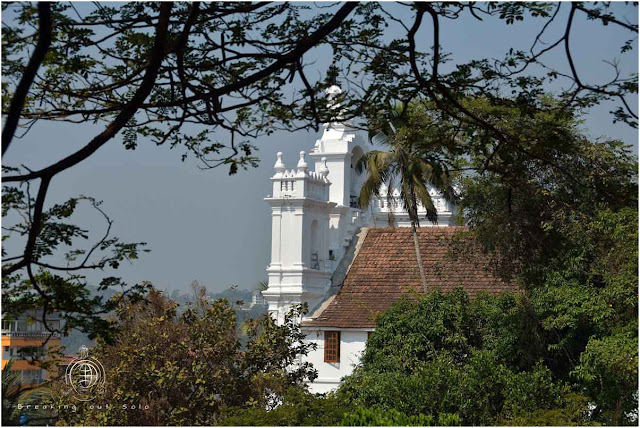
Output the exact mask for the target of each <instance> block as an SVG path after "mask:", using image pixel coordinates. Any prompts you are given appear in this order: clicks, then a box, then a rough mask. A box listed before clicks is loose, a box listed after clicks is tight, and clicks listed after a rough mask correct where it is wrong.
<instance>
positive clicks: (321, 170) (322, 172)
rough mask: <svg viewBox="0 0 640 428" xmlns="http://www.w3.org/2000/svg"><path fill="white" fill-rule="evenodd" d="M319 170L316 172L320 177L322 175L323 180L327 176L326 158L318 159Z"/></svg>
mask: <svg viewBox="0 0 640 428" xmlns="http://www.w3.org/2000/svg"><path fill="white" fill-rule="evenodd" d="M320 162H321V163H320V168H319V169H318V172H319V173H320V175H322V177H323V178H327V175H329V167H328V166H327V158H326V157H323V158H322V159H320Z"/></svg>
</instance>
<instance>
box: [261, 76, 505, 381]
mask: <svg viewBox="0 0 640 428" xmlns="http://www.w3.org/2000/svg"><path fill="white" fill-rule="evenodd" d="M339 91H340V89H339V88H337V87H332V88H330V90H329V91H328V92H329V94H330V96H331V95H332V94H335V93H339ZM360 134H361V133H360V132H359V131H358V130H356V129H354V128H353V127H351V126H350V125H349V123H328V124H325V125H324V131H323V134H322V137H321V138H320V139H319V140H317V141H316V143H315V145H314V146H313V147H311V149H310V151H309V153H308V154H307V153H306V152H304V151H302V152H300V157H299V159H295V160H288V159H284V158H283V154H282V153H281V152H279V153H278V154H277V156H276V163H275V165H274V169H275V174H274V175H273V177H271V181H272V189H273V190H272V193H271V195H269V196H268V197H267V198H265V201H266V202H267V203H268V204H269V205H270V207H271V220H272V222H271V224H272V226H271V227H272V232H271V263H270V264H269V266H268V268H267V274H268V277H269V281H268V283H269V286H268V288H267V289H266V290H264V291H263V292H262V294H263V296H264V299H265V301H266V302H267V304H268V311H269V313H270V314H271V316H272V317H274V318H275V319H277V320H278V321H279V322H283V320H284V316H285V314H286V313H287V312H288V311H289V309H290V308H291V306H292V305H295V304H300V303H306V304H307V305H308V308H309V313H308V314H307V315H306V316H305V317H303V318H302V320H301V327H302V329H303V331H304V332H306V334H307V340H309V341H311V342H315V343H316V344H317V349H316V350H315V351H312V352H311V353H310V354H309V355H308V356H307V357H306V359H307V360H308V361H310V362H311V363H313V365H314V367H315V368H316V369H317V370H318V378H317V379H316V380H315V381H314V382H313V383H312V384H311V385H310V390H311V391H312V392H319V393H322V392H327V391H330V390H332V389H335V388H336V387H337V386H338V385H339V384H340V379H341V378H342V377H343V376H346V375H349V374H351V372H352V371H353V368H354V366H355V365H357V364H358V362H359V361H360V356H361V354H362V351H363V350H364V349H365V346H366V342H367V338H368V335H369V334H370V332H372V331H373V330H374V329H375V326H376V320H375V317H376V315H377V314H379V313H381V312H382V311H384V310H386V309H388V308H389V307H390V306H391V304H392V303H393V302H394V301H395V300H397V299H399V298H400V297H401V296H402V295H403V294H406V293H407V292H408V291H410V290H411V289H416V290H417V289H421V283H420V277H419V273H418V268H417V261H416V258H415V251H414V246H413V241H412V237H411V233H410V228H402V226H408V225H409V219H408V215H407V214H406V212H403V211H402V208H401V205H400V204H397V205H395V206H391V207H389V206H388V205H387V204H386V197H384V194H383V195H382V197H381V198H380V199H379V200H377V201H375V202H374V203H373V204H372V206H371V207H367V208H366V209H360V208H359V207H358V204H357V201H358V197H359V189H360V186H361V185H362V183H363V181H364V179H365V177H366V171H365V172H362V173H360V174H359V173H358V172H357V171H356V169H355V165H356V163H357V161H358V160H359V158H360V157H361V156H363V155H364V154H365V153H367V152H368V151H370V150H372V149H373V147H372V145H371V143H370V142H369V141H367V139H366V138H363V137H362V136H361V135H360ZM377 149H382V150H384V148H381V147H377ZM287 162H291V163H290V164H289V166H287ZM294 165H295V166H294ZM432 198H433V200H434V205H435V207H436V208H437V211H438V223H437V225H436V226H438V227H423V228H421V229H420V231H419V241H420V247H421V250H422V251H421V253H422V257H423V266H424V268H425V271H426V273H427V277H428V282H429V284H430V285H433V286H435V287H441V288H443V289H445V290H446V289H453V288H455V287H457V286H461V287H463V288H465V290H467V292H469V293H470V294H471V295H472V294H473V293H474V292H475V291H479V290H489V291H491V292H499V291H502V290H503V289H505V287H508V285H506V284H504V283H501V282H500V281H499V280H498V279H496V278H494V277H493V276H492V275H491V274H489V273H487V272H485V271H484V270H482V269H479V268H478V265H477V263H474V262H473V261H469V260H466V261H465V260H457V261H453V260H452V259H451V258H450V254H448V253H449V251H448V250H447V248H448V245H449V243H450V242H451V238H452V236H453V235H454V234H456V233H457V232H459V231H460V230H461V229H464V228H461V227H455V226H453V224H452V222H453V214H454V207H452V206H451V205H450V204H449V203H448V202H447V201H445V200H444V199H443V198H442V196H441V195H439V194H438V193H437V192H436V191H434V190H432ZM389 210H393V211H394V217H395V223H396V224H395V226H399V227H398V228H391V227H387V226H388V224H387V219H388V212H389ZM421 217H422V218H424V217H425V212H424V209H423V210H422V216H421ZM421 225H422V222H421ZM423 226H434V225H433V224H431V223H430V222H428V221H426V220H425V221H424V225H423Z"/></svg>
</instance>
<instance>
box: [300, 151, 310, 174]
mask: <svg viewBox="0 0 640 428" xmlns="http://www.w3.org/2000/svg"><path fill="white" fill-rule="evenodd" d="M304 154H305V153H304V150H303V151H301V152H300V160H299V161H298V172H302V173H305V172H307V167H308V166H309V165H307V162H305V160H304Z"/></svg>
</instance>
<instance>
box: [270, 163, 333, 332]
mask: <svg viewBox="0 0 640 428" xmlns="http://www.w3.org/2000/svg"><path fill="white" fill-rule="evenodd" d="M304 156H305V152H300V160H299V161H298V165H297V169H296V170H290V171H287V169H286V167H285V164H284V161H283V159H282V153H281V152H279V153H278V154H277V161H276V164H275V166H274V169H275V171H276V173H275V175H274V176H273V177H272V178H271V181H272V182H273V194H272V196H269V197H268V198H265V200H266V201H267V203H268V204H269V205H270V206H271V220H272V221H271V264H270V265H269V267H268V268H267V273H268V276H269V287H268V289H267V290H265V291H263V292H262V294H263V296H264V298H265V300H266V301H267V303H268V305H269V313H270V314H271V315H272V316H273V317H274V318H275V319H276V320H278V322H280V323H282V322H283V320H284V316H285V314H286V313H287V312H288V310H289V308H290V307H291V306H292V305H294V304H298V303H304V302H306V303H308V304H309V306H310V307H313V306H314V305H315V304H317V303H318V302H320V301H321V300H322V298H323V297H324V295H325V293H326V291H327V289H328V288H329V286H330V284H331V272H332V271H331V266H330V265H329V264H328V259H329V249H328V248H329V242H328V231H329V214H330V213H331V210H332V209H333V208H334V207H335V206H336V204H335V203H333V202H330V200H329V186H330V185H331V183H330V182H329V179H328V178H327V175H329V169H328V168H327V165H326V159H321V162H319V164H318V165H316V172H309V168H308V165H307V162H306V161H305V157H304Z"/></svg>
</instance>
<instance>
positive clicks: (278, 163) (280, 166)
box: [273, 152, 286, 173]
mask: <svg viewBox="0 0 640 428" xmlns="http://www.w3.org/2000/svg"><path fill="white" fill-rule="evenodd" d="M276 158H277V160H276V164H275V165H274V166H273V169H275V170H276V172H278V173H282V172H284V170H285V169H286V168H285V166H284V162H283V161H282V152H278V153H277V154H276Z"/></svg>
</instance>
